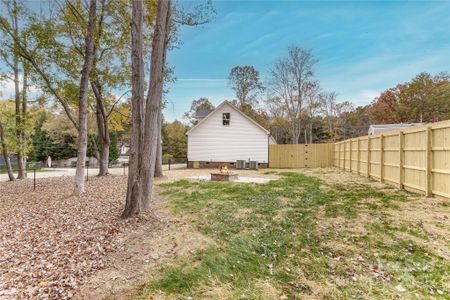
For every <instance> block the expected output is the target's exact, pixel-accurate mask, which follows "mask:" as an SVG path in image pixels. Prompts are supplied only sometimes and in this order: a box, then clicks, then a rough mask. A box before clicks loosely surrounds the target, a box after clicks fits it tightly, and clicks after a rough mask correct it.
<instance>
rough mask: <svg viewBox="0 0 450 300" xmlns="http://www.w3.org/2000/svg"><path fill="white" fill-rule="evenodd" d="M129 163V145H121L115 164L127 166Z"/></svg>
mask: <svg viewBox="0 0 450 300" xmlns="http://www.w3.org/2000/svg"><path fill="white" fill-rule="evenodd" d="M129 161H130V144H128V143H122V144H121V145H120V148H119V157H118V158H117V162H118V163H121V164H127V163H128V162H129Z"/></svg>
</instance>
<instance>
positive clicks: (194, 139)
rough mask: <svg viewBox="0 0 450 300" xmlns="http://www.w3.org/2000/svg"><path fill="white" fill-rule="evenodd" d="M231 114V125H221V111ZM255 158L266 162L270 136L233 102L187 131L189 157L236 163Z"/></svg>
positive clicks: (197, 159)
mask: <svg viewBox="0 0 450 300" xmlns="http://www.w3.org/2000/svg"><path fill="white" fill-rule="evenodd" d="M225 112H229V113H230V125H229V126H223V125H222V113H225ZM248 159H250V160H256V161H258V162H260V163H267V162H268V159H269V155H268V136H267V134H266V133H265V132H264V131H263V130H261V128H259V127H258V126H257V125H255V124H253V123H252V122H251V121H249V120H248V119H247V118H245V117H244V116H242V115H241V114H240V113H239V112H237V111H236V110H235V109H234V108H232V107H231V106H230V105H228V104H226V105H223V106H222V107H220V108H218V109H217V110H216V111H215V112H213V113H212V115H211V116H209V117H208V118H207V119H206V120H204V121H203V123H202V124H201V125H200V126H198V127H196V128H194V129H193V130H192V131H191V132H190V133H189V134H188V160H189V161H200V162H201V161H203V162H235V161H236V160H248Z"/></svg>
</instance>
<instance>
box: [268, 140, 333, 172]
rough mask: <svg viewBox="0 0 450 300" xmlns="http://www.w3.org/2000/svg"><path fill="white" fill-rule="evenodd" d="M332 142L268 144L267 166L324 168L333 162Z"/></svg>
mask: <svg viewBox="0 0 450 300" xmlns="http://www.w3.org/2000/svg"><path fill="white" fill-rule="evenodd" d="M333 156H334V144H298V145H284V144H283V145H281V144H279V145H270V146H269V167H270V168H276V169H277V168H278V169H298V168H325V167H331V166H333V163H334V157H333Z"/></svg>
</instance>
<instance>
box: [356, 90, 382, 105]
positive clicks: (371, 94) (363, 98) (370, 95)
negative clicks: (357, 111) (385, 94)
mask: <svg viewBox="0 0 450 300" xmlns="http://www.w3.org/2000/svg"><path fill="white" fill-rule="evenodd" d="M379 95H380V92H379V91H375V90H363V91H361V92H360V93H359V97H360V102H363V103H369V102H371V101H372V100H373V99H375V97H378V96H379Z"/></svg>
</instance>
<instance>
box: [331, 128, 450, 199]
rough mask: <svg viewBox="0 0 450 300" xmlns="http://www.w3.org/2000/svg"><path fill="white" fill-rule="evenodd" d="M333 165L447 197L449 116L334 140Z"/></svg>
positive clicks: (449, 182)
mask: <svg viewBox="0 0 450 300" xmlns="http://www.w3.org/2000/svg"><path fill="white" fill-rule="evenodd" d="M334 165H335V166H336V167H338V168H341V169H344V170H348V171H354V172H357V173H358V174H361V175H365V176H367V177H371V178H375V179H378V180H379V181H381V182H386V183H391V184H395V185H396V186H397V187H398V188H400V189H406V190H409V191H412V192H420V193H424V194H425V195H427V196H433V195H434V196H440V197H444V198H450V120H449V121H443V122H438V123H433V124H428V125H424V126H418V127H413V128H409V129H403V130H400V131H392V132H386V133H382V134H377V135H371V136H364V137H359V138H354V139H349V140H345V141H342V142H339V143H336V144H335V150H334Z"/></svg>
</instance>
